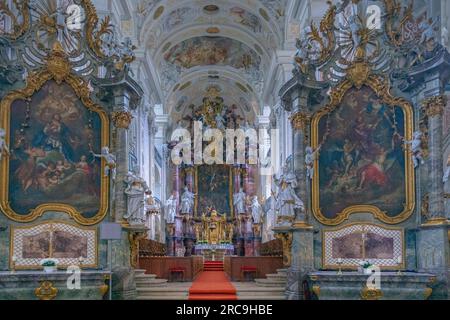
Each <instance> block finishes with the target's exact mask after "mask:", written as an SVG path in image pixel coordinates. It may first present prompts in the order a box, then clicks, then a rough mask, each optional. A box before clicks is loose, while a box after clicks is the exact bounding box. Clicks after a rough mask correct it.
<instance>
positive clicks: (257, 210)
mask: <svg viewBox="0 0 450 320" xmlns="http://www.w3.org/2000/svg"><path fill="white" fill-rule="evenodd" d="M251 209H252V217H253V223H254V224H260V223H261V211H262V208H261V205H260V204H259V202H258V197H257V196H254V197H253V199H252V204H251Z"/></svg>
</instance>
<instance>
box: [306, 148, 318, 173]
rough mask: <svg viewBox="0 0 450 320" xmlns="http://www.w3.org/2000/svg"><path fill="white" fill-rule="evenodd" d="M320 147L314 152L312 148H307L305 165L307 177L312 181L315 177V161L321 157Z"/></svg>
mask: <svg viewBox="0 0 450 320" xmlns="http://www.w3.org/2000/svg"><path fill="white" fill-rule="evenodd" d="M319 151H320V146H319V147H318V148H317V149H315V150H313V148H311V147H307V148H306V155H305V164H306V177H307V178H309V179H312V178H313V177H314V161H316V160H317V156H318V155H319Z"/></svg>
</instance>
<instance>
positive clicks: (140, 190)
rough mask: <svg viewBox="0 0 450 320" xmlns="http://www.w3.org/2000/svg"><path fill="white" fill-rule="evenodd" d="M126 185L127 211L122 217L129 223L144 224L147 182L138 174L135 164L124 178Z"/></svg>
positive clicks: (145, 218) (138, 170)
mask: <svg viewBox="0 0 450 320" xmlns="http://www.w3.org/2000/svg"><path fill="white" fill-rule="evenodd" d="M125 183H126V184H127V187H126V189H125V191H124V192H125V194H126V195H127V213H126V214H125V215H124V218H125V219H126V220H127V221H128V223H129V224H130V225H144V224H145V222H146V220H147V217H146V211H145V195H146V194H147V193H148V192H149V188H148V186H147V182H146V181H145V180H144V179H143V178H141V176H140V168H139V167H138V166H135V167H134V168H133V171H132V172H130V173H128V175H127V177H126V178H125Z"/></svg>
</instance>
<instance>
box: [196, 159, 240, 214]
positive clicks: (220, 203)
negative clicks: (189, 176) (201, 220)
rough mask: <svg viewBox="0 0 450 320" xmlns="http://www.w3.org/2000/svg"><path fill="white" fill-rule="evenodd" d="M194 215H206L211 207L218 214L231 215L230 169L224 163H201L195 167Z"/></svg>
mask: <svg viewBox="0 0 450 320" xmlns="http://www.w3.org/2000/svg"><path fill="white" fill-rule="evenodd" d="M195 185H196V194H197V197H196V204H195V209H196V215H197V216H201V215H202V214H206V215H208V214H209V213H210V212H211V211H212V210H213V209H214V210H216V211H217V212H218V213H219V214H221V215H223V214H226V215H227V216H229V217H231V216H232V215H233V207H232V195H231V193H232V171H231V167H229V166H226V165H202V166H198V167H197V168H196V183H195Z"/></svg>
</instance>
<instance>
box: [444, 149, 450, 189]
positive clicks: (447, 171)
mask: <svg viewBox="0 0 450 320" xmlns="http://www.w3.org/2000/svg"><path fill="white" fill-rule="evenodd" d="M449 179H450V155H448V158H447V168H446V169H445V173H444V177H443V178H442V182H444V183H446V182H447V181H448V180H449Z"/></svg>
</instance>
